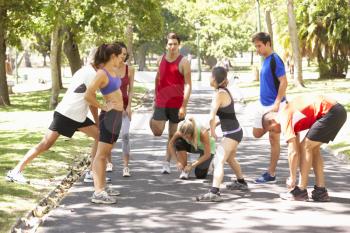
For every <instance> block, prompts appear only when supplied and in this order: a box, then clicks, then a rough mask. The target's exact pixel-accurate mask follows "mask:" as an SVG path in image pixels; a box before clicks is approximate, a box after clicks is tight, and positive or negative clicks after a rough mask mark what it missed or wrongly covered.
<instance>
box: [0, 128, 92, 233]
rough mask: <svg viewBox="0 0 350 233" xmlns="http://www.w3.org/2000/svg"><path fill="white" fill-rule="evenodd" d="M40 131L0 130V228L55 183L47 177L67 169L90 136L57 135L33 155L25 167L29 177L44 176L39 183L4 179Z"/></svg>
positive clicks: (87, 146) (6, 226) (6, 227)
mask: <svg viewBox="0 0 350 233" xmlns="http://www.w3.org/2000/svg"><path fill="white" fill-rule="evenodd" d="M43 134H44V132H33V131H26V130H20V131H4V130H2V131H0V141H1V148H0V154H1V163H0V174H1V176H0V186H1V187H2V188H1V189H0V203H1V205H0V232H8V231H9V229H10V227H11V226H12V225H13V224H14V223H15V222H16V219H17V218H18V217H21V216H23V215H24V214H25V213H26V212H28V211H29V210H30V209H32V208H33V207H34V206H35V205H36V203H37V202H38V201H39V200H40V199H42V198H43V197H44V196H45V195H46V194H47V193H48V192H49V190H51V189H52V188H53V187H54V186H55V185H56V184H55V183H50V180H51V179H53V178H57V177H62V176H64V175H66V174H67V173H68V168H69V166H70V165H71V164H73V163H74V162H77V161H79V160H80V159H81V157H82V155H83V154H84V153H87V152H88V151H89V149H90V146H91V143H92V140H91V139H88V138H87V137H86V136H85V135H83V134H82V133H76V134H75V135H74V137H73V139H71V140H66V139H65V138H64V137H60V138H59V139H58V140H57V142H56V144H55V145H54V146H53V147H52V149H50V150H49V151H47V152H45V153H44V154H42V155H40V156H39V157H38V158H36V159H34V160H33V161H32V162H31V163H30V164H29V165H28V166H27V167H26V169H25V171H24V175H25V177H26V178H28V179H30V180H44V181H46V182H45V183H43V185H38V184H36V185H18V184H15V183H9V182H6V181H5V177H4V174H6V172H7V171H8V170H10V169H12V168H13V167H14V166H15V165H16V164H17V162H18V161H19V160H20V159H21V158H22V157H23V155H24V154H25V153H26V152H27V151H28V150H29V149H30V148H31V147H32V146H34V145H35V144H37V143H38V142H40V140H41V138H42V137H43Z"/></svg>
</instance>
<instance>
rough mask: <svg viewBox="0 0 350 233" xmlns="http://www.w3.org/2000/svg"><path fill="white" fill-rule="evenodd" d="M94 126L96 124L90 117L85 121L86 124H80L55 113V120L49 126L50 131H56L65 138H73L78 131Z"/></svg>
mask: <svg viewBox="0 0 350 233" xmlns="http://www.w3.org/2000/svg"><path fill="white" fill-rule="evenodd" d="M94 124H95V123H94V122H93V121H92V120H90V119H89V118H88V117H87V118H86V119H85V121H84V122H78V121H75V120H72V119H70V118H68V117H66V116H64V115H62V114H61V113H59V112H56V111H55V112H54V113H53V120H52V122H51V125H50V126H49V129H50V130H52V131H56V132H58V133H59V134H61V135H63V136H66V137H69V138H71V137H72V136H73V134H74V133H75V131H77V130H78V129H80V128H84V127H88V126H91V125H94Z"/></svg>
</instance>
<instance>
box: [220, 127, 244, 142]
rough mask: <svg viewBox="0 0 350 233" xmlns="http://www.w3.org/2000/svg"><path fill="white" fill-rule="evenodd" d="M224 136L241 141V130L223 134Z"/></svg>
mask: <svg viewBox="0 0 350 233" xmlns="http://www.w3.org/2000/svg"><path fill="white" fill-rule="evenodd" d="M223 137H224V138H230V139H232V140H235V141H237V142H241V141H242V138H243V130H242V129H241V130H240V131H238V132H235V133H230V134H225V135H223Z"/></svg>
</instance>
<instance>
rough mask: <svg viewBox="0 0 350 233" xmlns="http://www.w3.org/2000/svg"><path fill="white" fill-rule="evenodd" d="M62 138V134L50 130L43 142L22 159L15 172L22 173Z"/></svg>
mask: <svg viewBox="0 0 350 233" xmlns="http://www.w3.org/2000/svg"><path fill="white" fill-rule="evenodd" d="M59 136H60V134H59V133H58V132H57V131H52V130H49V131H48V132H47V133H46V135H45V136H44V137H43V139H42V140H41V142H40V143H39V144H37V145H36V146H34V147H33V148H32V149H30V150H29V151H28V152H27V153H26V154H25V155H24V157H23V158H22V159H21V161H20V162H19V163H18V164H17V166H16V167H15V168H14V170H16V171H19V172H22V171H23V169H24V168H25V166H26V165H27V164H28V163H30V161H32V160H33V159H35V158H36V157H38V156H39V155H40V154H41V153H43V152H44V151H47V150H48V149H49V148H51V147H52V146H53V144H54V143H55V142H56V140H57V138H58V137H59Z"/></svg>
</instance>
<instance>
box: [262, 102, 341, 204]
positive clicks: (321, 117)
mask: <svg viewBox="0 0 350 233" xmlns="http://www.w3.org/2000/svg"><path fill="white" fill-rule="evenodd" d="M346 118H347V113H346V110H345V108H344V107H343V106H342V105H341V104H339V103H337V102H336V101H335V100H333V99H331V98H328V97H325V96H322V95H317V96H313V95H302V96H297V97H295V98H293V99H292V100H291V101H288V103H287V104H286V105H285V106H283V107H282V109H281V110H280V111H279V112H278V113H277V112H267V113H265V114H264V115H263V117H262V125H263V127H264V129H265V130H267V131H274V132H276V133H281V132H282V133H283V135H284V137H285V141H286V142H287V143H288V162H289V170H290V177H289V178H288V180H287V185H288V187H289V188H290V190H289V192H288V193H283V194H281V195H280V196H281V198H282V199H287V200H297V201H304V200H308V198H309V197H308V192H307V186H308V178H309V172H310V169H311V167H312V168H313V171H314V173H315V186H314V190H313V191H312V193H311V194H312V196H311V197H312V199H313V200H314V201H320V202H323V201H329V200H330V198H329V196H328V192H327V189H326V188H325V178H324V171H323V170H324V166H323V158H322V156H321V153H320V146H321V145H322V144H323V143H328V142H329V141H333V140H334V138H335V136H336V135H337V134H338V132H339V130H340V129H341V127H342V126H343V125H344V123H345V121H346ZM306 129H309V131H308V132H307V134H306V136H305V138H304V139H301V137H300V132H301V131H303V130H306ZM300 140H301V142H300ZM299 161H300V162H299ZM299 165H300V179H299V184H298V185H296V179H297V170H298V167H299Z"/></svg>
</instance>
